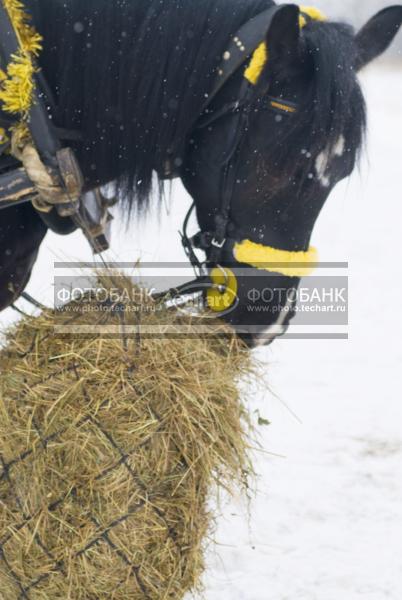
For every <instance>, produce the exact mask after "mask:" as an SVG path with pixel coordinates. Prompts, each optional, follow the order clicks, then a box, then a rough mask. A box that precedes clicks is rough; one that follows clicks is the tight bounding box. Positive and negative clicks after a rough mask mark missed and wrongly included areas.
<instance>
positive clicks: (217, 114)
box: [182, 4, 402, 345]
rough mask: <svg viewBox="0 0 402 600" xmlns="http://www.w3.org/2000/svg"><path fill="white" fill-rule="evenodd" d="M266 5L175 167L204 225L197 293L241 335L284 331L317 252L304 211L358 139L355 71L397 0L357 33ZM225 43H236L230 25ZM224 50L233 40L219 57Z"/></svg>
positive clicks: (335, 176) (395, 20)
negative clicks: (258, 28)
mask: <svg viewBox="0 0 402 600" xmlns="http://www.w3.org/2000/svg"><path fill="white" fill-rule="evenodd" d="M270 16H271V18H270V19H268V20H269V24H268V26H267V29H266V32H265V40H264V42H263V43H262V44H261V45H260V46H259V47H258V48H257V50H256V51H255V52H254V54H253V55H252V58H251V61H249V62H248V63H247V65H246V69H244V68H242V69H237V70H236V72H235V73H233V74H232V75H231V77H230V78H229V79H228V80H227V81H225V84H224V85H223V86H221V87H220V89H219V92H218V93H217V94H216V95H215V96H214V97H213V99H212V101H211V103H210V104H209V105H208V110H207V111H206V115H204V123H203V121H202V120H201V125H200V126H199V127H198V128H196V129H195V131H194V132H193V133H192V136H191V139H190V143H189V150H188V152H187V159H186V161H185V163H184V166H183V169H182V179H183V182H184V184H185V186H186V188H187V190H188V191H189V193H190V195H191V196H192V197H193V199H194V200H195V205H196V210H197V217H198V222H199V224H200V227H201V230H202V232H203V234H204V236H203V237H202V236H201V239H203V240H204V243H201V244H199V245H201V247H204V249H205V251H206V253H207V261H208V262H209V264H210V265H211V268H212V271H211V273H212V278H213V279H214V280H215V281H216V282H219V283H220V284H221V287H220V288H217V289H214V290H212V291H210V292H209V294H208V301H209V303H210V305H211V308H213V309H214V310H216V311H217V312H218V313H219V312H220V313H221V316H222V318H223V319H225V320H226V321H227V322H228V323H230V324H231V325H233V326H235V328H236V330H237V331H238V332H239V335H240V336H241V337H243V338H244V339H245V341H246V342H248V343H249V344H250V345H256V344H257V345H259V344H266V343H269V342H270V341H271V340H272V339H273V337H275V336H276V335H278V334H281V333H284V332H285V330H286V328H287V326H288V324H289V321H290V319H291V318H292V316H293V315H294V312H295V311H294V308H295V295H296V290H297V287H298V285H299V282H300V277H301V276H303V275H306V274H308V273H309V272H310V271H311V270H312V268H313V267H314V263H316V261H317V254H316V252H315V250H314V248H311V247H310V240H311V236H312V232H313V228H314V225H315V223H316V220H317V218H318V216H319V214H320V212H321V210H322V208H323V206H324V203H325V201H326V200H327V198H328V196H329V194H330V192H331V190H332V189H333V188H334V186H335V185H336V184H337V183H338V182H339V181H341V180H342V179H344V178H346V177H347V176H349V175H350V174H351V172H352V171H353V168H354V166H355V163H356V160H357V158H358V155H359V152H360V149H361V147H362V142H363V138H364V132H365V123H366V116H365V103H364V98H363V95H362V91H361V88H360V85H359V82H358V79H357V74H358V72H359V70H360V69H361V68H362V67H364V66H365V65H366V64H367V63H369V62H371V61H372V60H373V59H375V58H376V57H377V56H378V55H379V54H381V53H382V52H383V51H384V50H385V49H386V48H387V47H388V45H389V44H390V43H391V41H392V39H393V37H394V36H395V34H396V33H397V31H398V29H399V27H400V24H401V22H402V6H393V7H390V8H387V9H385V10H382V11H381V12H379V13H378V14H377V15H375V16H374V17H373V18H372V19H371V20H370V21H369V22H368V23H367V24H366V25H365V26H364V27H363V29H362V30H361V31H360V32H359V33H357V34H355V33H354V31H353V30H352V28H351V27H349V26H347V25H344V24H339V23H331V22H327V21H325V20H324V18H323V16H322V15H321V13H319V12H318V11H316V10H311V9H306V12H305V13H303V12H300V10H299V7H297V6H295V5H293V4H288V5H282V6H280V7H276V8H274V9H273V14H271V15H270ZM234 44H235V47H236V46H237V48H239V51H240V52H241V51H244V47H243V48H242V44H243V40H242V39H241V34H240V35H238V36H236V37H235V38H234ZM231 52H233V44H232V49H231V50H228V51H226V52H225V54H224V61H225V60H229V59H231V58H232V57H231ZM224 65H225V63H224V62H223V67H222V69H221V70H220V73H221V74H222V72H223V69H224V68H225V67H224ZM225 107H226V108H225ZM239 130H241V131H239ZM225 196H226V198H225ZM222 213H223V214H222ZM222 219H223V220H225V227H224V233H223V234H222V235H221V236H220V238H219V240H216V239H214V235H215V238H216V231H217V228H218V229H219V220H222ZM208 232H209V233H208ZM217 247H218V249H217ZM216 263H218V270H217V269H216Z"/></svg>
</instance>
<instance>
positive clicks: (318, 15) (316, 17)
mask: <svg viewBox="0 0 402 600" xmlns="http://www.w3.org/2000/svg"><path fill="white" fill-rule="evenodd" d="M305 15H307V16H308V17H310V19H313V21H326V20H327V17H326V16H325V15H324V13H322V12H321V11H320V10H319V9H318V8H315V7H314V6H301V7H300V17H299V24H300V29H303V27H305V26H306V25H307V19H306V17H305Z"/></svg>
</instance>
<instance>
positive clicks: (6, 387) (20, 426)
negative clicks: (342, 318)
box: [0, 311, 251, 600]
mask: <svg viewBox="0 0 402 600" xmlns="http://www.w3.org/2000/svg"><path fill="white" fill-rule="evenodd" d="M69 318H70V317H69ZM74 318H75V319H77V317H74ZM100 318H101V319H103V320H104V319H105V315H104V313H102V316H101V317H99V314H98V315H97V316H94V315H92V314H90V313H83V314H81V315H80V316H79V317H78V321H79V322H80V323H86V324H90V325H92V326H94V325H95V324H96V323H97V322H99V319H100ZM106 318H109V319H110V321H113V319H115V318H116V319H117V317H115V316H114V315H113V314H109V315H108V317H106ZM135 318H137V317H135ZM144 318H145V320H147V319H148V320H149V321H150V322H151V321H152V320H154V321H155V320H157V321H158V323H163V322H168V323H169V324H170V325H172V324H173V325H174V324H175V323H176V321H177V316H172V315H171V314H169V313H168V311H159V313H158V314H157V313H155V312H152V311H150V312H149V315H148V316H145V317H144ZM180 319H181V321H183V317H180ZM61 321H63V322H66V316H65V314H63V313H57V312H51V311H48V312H44V313H43V314H42V315H40V316H39V317H36V318H27V319H24V320H22V321H21V322H20V323H19V324H18V325H17V326H16V327H15V328H14V329H13V330H12V331H9V332H8V335H7V344H6V347H5V348H4V349H3V350H2V351H1V352H0V598H1V600H17V599H19V598H22V599H29V600H39V599H40V600H67V599H71V600H102V599H105V600H106V599H108V600H109V599H113V600H120V599H121V600H123V599H124V600H128V599H130V600H140V599H141V600H147V599H149V600H162V599H165V598H166V599H168V598H169V599H173V598H174V599H175V600H180V599H181V598H183V597H184V595H185V594H186V592H187V591H189V590H194V589H197V588H198V586H199V584H200V576H201V573H202V571H203V568H204V561H203V554H204V547H205V543H206V539H207V536H208V533H209V531H210V527H211V520H212V519H213V516H214V515H212V514H211V513H210V510H209V508H208V499H209V497H210V495H211V491H212V490H213V489H214V488H216V483H217V482H218V483H219V485H220V486H224V487H227V488H231V489H233V487H234V488H236V487H237V486H239V485H240V486H241V485H243V484H244V481H245V476H246V473H247V472H248V471H249V468H250V466H249V462H248V458H247V452H246V447H247V440H246V434H245V427H246V426H245V422H246V417H245V411H244V408H243V406H242V403H241V400H240V397H239V391H238V386H237V382H238V380H239V378H240V377H241V376H243V375H245V374H247V373H249V371H250V368H251V367H250V363H249V358H248V354H247V352H246V351H245V350H244V349H243V348H242V347H241V346H239V345H238V344H237V342H236V341H235V340H234V339H232V338H230V336H228V335H227V334H225V335H224V336H223V337H222V336H216V337H213V338H211V337H202V336H201V337H200V336H192V337H191V336H190V337H188V336H187V337H186V338H185V339H181V338H180V337H178V338H174V337H169V339H162V338H154V339H152V338H150V339H142V340H141V341H139V340H138V337H136V338H133V339H128V340H126V343H125V344H122V341H121V339H119V338H112V339H104V338H102V337H101V336H97V335H96V333H93V334H92V335H86V336H75V335H73V336H69V335H64V336H60V335H59V336H55V335H54V327H55V325H56V324H57V323H60V322H61ZM187 325H189V326H190V327H191V320H188V322H187ZM94 331H95V328H94Z"/></svg>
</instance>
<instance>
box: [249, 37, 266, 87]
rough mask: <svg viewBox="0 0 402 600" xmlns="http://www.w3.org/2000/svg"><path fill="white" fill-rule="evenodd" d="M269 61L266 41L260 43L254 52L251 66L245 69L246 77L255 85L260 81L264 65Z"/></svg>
mask: <svg viewBox="0 0 402 600" xmlns="http://www.w3.org/2000/svg"><path fill="white" fill-rule="evenodd" d="M267 62H268V49H267V45H266V43H265V42H263V43H262V44H260V45H259V46H258V48H257V50H255V52H254V54H253V58H252V59H251V61H250V64H249V66H248V67H247V69H246V70H245V71H244V77H245V78H246V79H248V80H249V82H250V83H252V84H253V85H255V84H256V83H257V81H258V78H259V76H260V75H261V73H262V70H263V68H264V65H265V64H266V63H267Z"/></svg>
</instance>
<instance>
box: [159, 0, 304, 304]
mask: <svg viewBox="0 0 402 600" xmlns="http://www.w3.org/2000/svg"><path fill="white" fill-rule="evenodd" d="M279 10H281V6H272V7H271V8H269V9H267V10H265V11H264V12H262V13H260V14H258V15H257V16H256V17H254V18H253V19H251V20H250V21H248V22H247V23H246V24H245V25H244V26H243V27H242V28H241V29H240V30H239V31H238V32H237V34H236V35H235V36H234V38H233V40H232V41H231V43H230V45H229V47H228V50H227V51H226V52H225V53H224V55H223V60H222V63H221V65H220V66H219V69H218V75H217V78H216V82H215V86H214V88H213V90H212V92H211V93H210V94H209V97H208V99H207V101H206V103H205V105H204V107H203V110H202V113H201V116H200V117H199V119H198V120H197V122H196V123H195V126H194V131H197V130H198V131H199V130H202V129H205V128H207V127H210V126H211V125H212V124H214V123H216V122H218V121H220V120H221V119H222V118H224V117H228V116H230V117H231V118H232V124H231V128H232V130H234V131H235V132H236V133H235V136H234V138H233V140H232V142H231V145H230V147H229V148H228V149H227V151H226V155H225V159H224V161H223V162H222V164H221V168H220V205H219V210H218V212H217V214H216V215H215V217H214V227H213V229H212V230H208V231H207V230H201V231H199V232H198V233H197V234H195V235H193V236H191V237H190V236H189V235H188V226H189V222H190V218H191V216H192V214H193V212H194V211H195V207H196V206H195V202H193V203H192V205H191V206H190V209H189V210H188V213H187V215H186V217H185V219H184V222H183V227H182V232H181V239H182V244H183V248H184V251H185V253H186V255H187V257H188V259H189V261H190V263H191V265H192V266H193V269H194V272H195V275H196V278H195V279H194V280H193V281H191V282H189V283H187V284H184V285H183V286H180V287H178V288H174V290H170V292H173V293H175V294H176V295H180V294H181V293H182V292H183V293H187V291H188V290H190V289H191V290H192V291H193V292H197V291H205V287H206V286H208V285H209V286H212V287H213V286H215V287H216V286H217V284H216V283H214V281H211V278H210V275H209V274H210V272H211V269H213V268H218V269H220V270H221V272H222V273H225V267H224V264H225V261H224V255H226V256H227V255H228V254H229V253H231V252H233V248H234V246H235V244H236V239H237V238H238V237H239V235H236V233H238V234H239V233H240V232H239V231H237V228H236V226H235V224H234V223H233V222H232V220H231V208H232V202H233V197H234V187H235V183H236V174H237V170H238V157H239V154H240V151H241V148H242V145H243V143H244V141H245V138H246V132H247V128H248V123H249V115H250V108H251V106H252V99H253V97H254V95H255V88H254V85H253V84H252V83H251V82H250V81H249V80H248V79H246V78H245V77H244V78H243V80H242V84H241V86H240V89H239V93H238V97H237V99H236V100H235V101H234V102H228V103H226V104H224V105H223V106H221V107H219V108H217V109H211V108H210V107H211V103H212V101H213V100H215V98H216V97H217V95H218V93H219V92H220V91H221V90H222V88H223V87H224V85H225V84H226V83H227V82H228V81H229V79H230V78H231V77H232V76H233V75H234V74H235V73H236V72H237V71H238V69H240V68H241V67H243V66H244V65H245V63H246V62H247V61H248V60H250V56H252V55H253V52H255V51H256V49H257V48H259V46H261V44H262V43H263V42H264V41H265V38H266V33H267V31H268V29H269V26H270V24H271V23H272V21H273V19H274V17H275V15H276V14H277V13H278V11H279ZM301 15H302V16H301V19H303V23H302V22H301V27H303V26H304V25H305V24H306V23H307V20H311V19H312V17H311V16H310V15H309V13H308V12H307V13H305V12H302V13H301ZM313 18H315V17H313ZM265 98H266V103H265V105H264V106H262V105H261V106H260V107H259V110H263V109H269V110H275V111H279V112H281V113H282V114H283V112H287V113H294V112H296V111H297V105H295V104H294V103H292V102H288V101H284V100H283V99H282V98H276V97H272V96H269V95H268V96H265ZM197 250H202V251H204V252H205V253H206V254H207V257H208V258H207V259H206V260H205V261H200V259H199V258H198V256H197V252H196V251H197ZM289 254H291V253H289ZM293 254H297V253H293ZM302 254H306V253H300V255H302ZM296 259H297V257H296ZM300 262H301V258H300ZM267 270H268V269H267ZM295 272H297V270H295ZM217 287H218V291H220V292H221V293H223V292H224V289H225V286H224V285H222V284H219V285H218V286H217Z"/></svg>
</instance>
